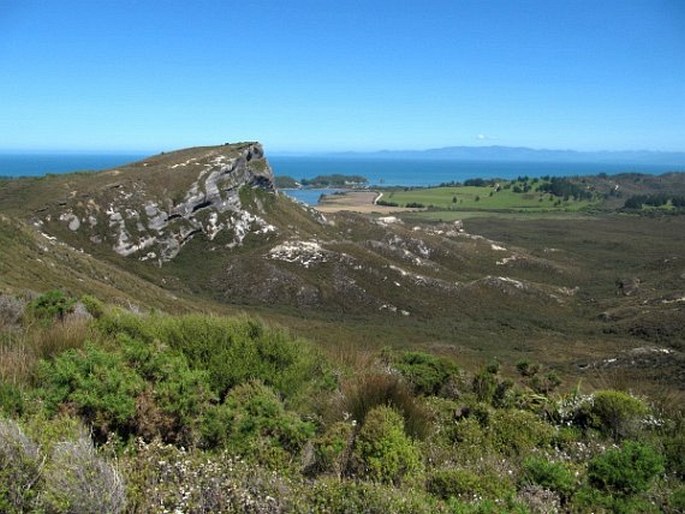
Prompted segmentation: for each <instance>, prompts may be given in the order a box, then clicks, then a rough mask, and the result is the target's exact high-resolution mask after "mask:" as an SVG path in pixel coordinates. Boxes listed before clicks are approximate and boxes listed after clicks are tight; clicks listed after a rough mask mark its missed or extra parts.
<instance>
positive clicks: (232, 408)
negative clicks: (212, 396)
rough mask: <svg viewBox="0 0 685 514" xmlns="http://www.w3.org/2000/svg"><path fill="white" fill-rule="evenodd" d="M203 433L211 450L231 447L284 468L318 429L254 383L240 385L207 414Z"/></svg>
mask: <svg viewBox="0 0 685 514" xmlns="http://www.w3.org/2000/svg"><path fill="white" fill-rule="evenodd" d="M203 434H204V443H205V445H206V446H208V447H223V448H227V449H230V451H231V452H232V453H234V454H236V455H241V456H243V457H245V458H246V459H249V460H252V461H255V462H258V463H260V464H264V465H267V466H283V465H286V464H288V463H290V462H292V461H293V459H294V457H295V455H296V454H297V453H298V452H299V451H300V450H301V449H302V447H303V446H304V444H305V442H307V440H308V439H309V438H311V437H312V436H313V435H314V426H313V425H312V424H311V423H308V422H305V421H302V420H301V419H300V418H299V416H298V415H297V414H295V413H294V412H290V411H287V410H286V409H285V407H284V406H283V402H282V401H281V400H280V399H279V398H278V396H277V395H276V393H274V391H273V390H272V389H271V388H269V387H268V386H266V385H264V384H262V383H261V382H258V381H252V382H248V383H245V384H241V385H239V386H237V387H236V388H235V389H233V390H232V391H231V392H230V393H229V394H228V396H227V397H226V401H225V402H224V403H223V404H222V405H219V406H216V407H214V408H213V409H210V410H209V411H208V412H207V415H206V417H205V420H204V423H203Z"/></svg>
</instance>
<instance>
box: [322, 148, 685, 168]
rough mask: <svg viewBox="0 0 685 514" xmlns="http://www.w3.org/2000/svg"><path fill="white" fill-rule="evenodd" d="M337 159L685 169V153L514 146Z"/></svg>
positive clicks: (393, 152)
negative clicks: (652, 166) (596, 164)
mask: <svg viewBox="0 0 685 514" xmlns="http://www.w3.org/2000/svg"><path fill="white" fill-rule="evenodd" d="M326 155H334V156H336V157H350V158H355V157H364V158H386V159H407V158H411V159H445V160H448V159H449V160H464V161H519V162H590V163H619V164H661V165H673V166H685V152H660V151H652V150H631V151H599V152H579V151H576V150H545V149H542V150H537V149H534V148H526V147H511V146H497V145H495V146H448V147H444V148H433V149H429V150H382V151H377V152H336V153H328V154H326Z"/></svg>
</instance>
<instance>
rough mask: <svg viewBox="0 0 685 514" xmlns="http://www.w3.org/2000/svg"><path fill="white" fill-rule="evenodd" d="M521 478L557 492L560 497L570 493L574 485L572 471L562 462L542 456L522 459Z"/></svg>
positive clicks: (528, 482) (525, 481) (523, 480)
mask: <svg viewBox="0 0 685 514" xmlns="http://www.w3.org/2000/svg"><path fill="white" fill-rule="evenodd" d="M521 480H522V482H523V483H524V484H537V485H540V486H542V487H544V488H545V489H551V490H553V491H556V492H558V493H559V494H561V495H562V497H567V496H569V495H570V494H571V492H572V491H573V489H574V488H575V485H576V479H575V477H574V474H573V472H572V471H571V470H570V469H568V467H567V466H566V465H565V464H564V463H563V462H553V461H550V460H549V459H547V458H544V457H528V458H527V459H525V460H524V461H523V465H522V475H521Z"/></svg>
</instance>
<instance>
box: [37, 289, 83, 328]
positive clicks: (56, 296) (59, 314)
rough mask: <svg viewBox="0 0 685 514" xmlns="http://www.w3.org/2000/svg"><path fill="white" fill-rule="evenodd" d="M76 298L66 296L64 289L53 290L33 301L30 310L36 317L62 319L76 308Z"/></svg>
mask: <svg viewBox="0 0 685 514" xmlns="http://www.w3.org/2000/svg"><path fill="white" fill-rule="evenodd" d="M74 305H76V299H74V298H70V297H68V296H66V295H65V294H64V293H63V292H62V291H59V290H53V291H48V292H47V293H45V294H42V295H41V296H39V297H38V298H36V299H35V300H33V301H32V302H31V303H29V306H28V308H29V311H30V312H31V313H32V314H33V316H34V317H36V318H37V319H41V320H54V319H55V318H57V319H59V320H60V321H61V320H63V319H64V317H65V316H66V315H67V314H68V313H70V312H73V310H74Z"/></svg>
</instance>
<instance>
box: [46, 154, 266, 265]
mask: <svg viewBox="0 0 685 514" xmlns="http://www.w3.org/2000/svg"><path fill="white" fill-rule="evenodd" d="M84 184H87V186H85V187H84V188H79V187H78V184H75V186H76V188H75V189H74V190H73V191H70V192H69V194H68V198H67V199H66V201H64V202H59V204H58V209H57V212H55V210H54V209H48V210H47V213H44V214H41V215H40V216H37V217H35V218H34V224H35V225H36V226H38V227H44V228H45V229H46V231H48V232H49V233H53V232H55V229H58V230H57V232H60V231H61V232H62V233H64V234H65V235H66V236H67V237H66V239H69V240H73V239H82V238H83V237H87V238H88V239H89V240H90V242H91V243H92V244H95V245H98V246H99V245H107V246H109V247H111V248H112V249H113V250H114V251H115V252H116V253H118V254H119V255H122V256H127V257H128V256H131V257H134V258H137V259H139V260H141V261H146V260H151V261H156V262H158V263H159V264H162V263H164V262H166V261H169V260H171V259H173V258H174V257H175V256H176V255H177V254H178V253H179V251H180V249H181V248H182V247H183V246H184V245H185V244H186V243H187V242H188V241H190V240H191V239H192V238H194V237H204V238H206V239H208V240H210V241H213V240H215V239H216V238H217V237H218V236H219V235H221V236H222V237H221V239H222V244H223V245H224V246H226V247H228V248H232V247H235V246H238V245H240V244H241V243H242V241H243V239H244V238H245V236H246V235H247V234H248V233H250V232H258V233H264V234H267V233H271V232H276V230H277V229H276V228H275V227H274V226H273V225H271V224H269V223H267V222H266V221H265V220H264V219H263V218H262V217H261V216H260V215H259V213H258V212H256V213H254V212H249V211H247V210H246V209H244V208H243V206H242V204H241V200H240V190H241V188H244V187H251V188H260V189H264V190H266V191H271V192H273V191H274V190H275V187H274V177H273V173H272V171H271V168H270V167H269V164H268V162H267V161H266V160H265V158H264V151H263V149H262V147H261V145H260V144H258V143H244V144H238V145H224V146H217V147H203V148H191V149H188V150H180V151H177V152H172V153H170V154H162V155H159V156H155V157H153V158H150V159H146V160H143V161H140V162H138V163H134V164H131V165H128V166H125V167H121V168H118V169H114V170H110V171H106V172H102V173H99V174H95V175H93V176H91V177H90V180H89V181H88V182H84ZM56 223H59V224H60V225H61V227H55V224H56ZM48 228H50V230H48ZM60 228H61V230H59V229H60ZM65 228H66V229H68V231H65V230H64V229H65ZM69 232H71V234H69ZM69 236H73V237H69Z"/></svg>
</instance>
